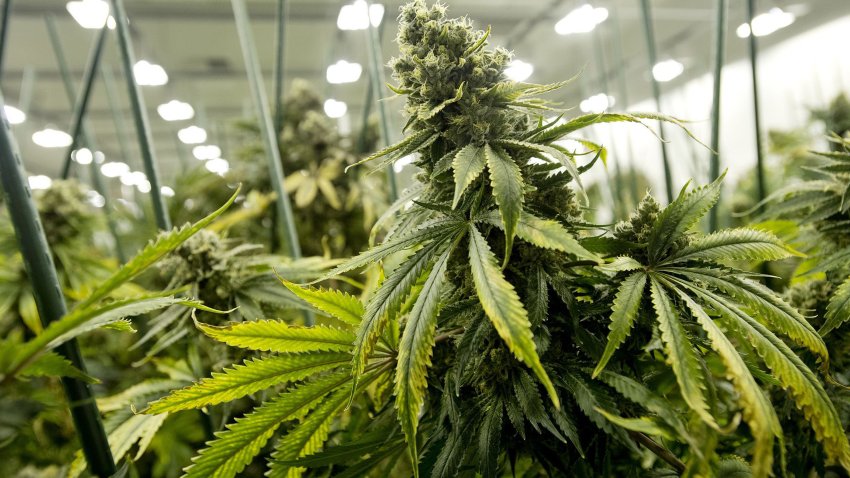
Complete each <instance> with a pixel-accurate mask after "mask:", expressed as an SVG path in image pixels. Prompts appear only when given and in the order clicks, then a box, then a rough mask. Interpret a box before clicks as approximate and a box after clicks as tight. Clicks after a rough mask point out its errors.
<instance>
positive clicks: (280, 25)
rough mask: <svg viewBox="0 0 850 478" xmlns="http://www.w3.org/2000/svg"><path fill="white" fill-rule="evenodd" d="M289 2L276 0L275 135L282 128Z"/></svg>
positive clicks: (278, 133) (278, 135)
mask: <svg viewBox="0 0 850 478" xmlns="http://www.w3.org/2000/svg"><path fill="white" fill-rule="evenodd" d="M288 7H289V2H287V1H286V0H277V54H276V55H275V57H274V60H275V62H274V131H275V137H278V138H279V137H280V132H281V131H282V130H283V115H284V110H283V108H284V104H283V73H284V71H283V68H284V65H285V62H284V53H285V48H284V47H285V40H286V16H287V10H288V9H289V8H288Z"/></svg>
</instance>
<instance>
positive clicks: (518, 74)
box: [505, 60, 534, 81]
mask: <svg viewBox="0 0 850 478" xmlns="http://www.w3.org/2000/svg"><path fill="white" fill-rule="evenodd" d="M532 73H534V65H532V64H531V63H526V62H524V61H522V60H513V61H512V62H510V64H509V65H508V67H507V68H505V76H507V77H508V78H509V79H511V80H513V81H525V80H527V79H528V77H529V76H531V74H532Z"/></svg>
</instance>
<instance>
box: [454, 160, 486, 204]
mask: <svg viewBox="0 0 850 478" xmlns="http://www.w3.org/2000/svg"><path fill="white" fill-rule="evenodd" d="M485 166H487V158H486V157H485V155H484V148H483V147H481V146H475V145H473V144H469V145H466V146H465V147H464V148H463V149H461V150H459V151H458V152H457V154H456V155H455V157H454V161H452V168H453V169H454V176H455V195H454V199H452V209H454V208H456V207H457V203H458V202H460V198H461V196H462V195H463V192H464V191H466V188H467V187H468V186H469V185H470V184H472V181H475V178H477V177H478V176H479V175H480V174H481V172H482V171H484V167H485Z"/></svg>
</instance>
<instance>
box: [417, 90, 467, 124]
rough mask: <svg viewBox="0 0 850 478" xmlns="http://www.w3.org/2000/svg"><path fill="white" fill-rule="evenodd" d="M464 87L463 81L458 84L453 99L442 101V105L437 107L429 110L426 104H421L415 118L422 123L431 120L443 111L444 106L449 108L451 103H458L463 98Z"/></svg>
mask: <svg viewBox="0 0 850 478" xmlns="http://www.w3.org/2000/svg"><path fill="white" fill-rule="evenodd" d="M465 85H466V82H465V81H462V82H460V85H458V87H457V90H456V91H455V95H454V97H452V98H448V99H446V100H443V102H442V103H440V104H439V105H437V106H435V107H433V108H430V109H429V108H428V104H427V103H426V104H423V105H422V106H421V107H420V108H419V112H418V113H417V117H418V118H419V119H420V120H422V121H426V120H429V119H431V118H433V117H434V116H435V115H436V114H437V113H439V112H440V111H443V109H444V108H445V107H446V106H449V105H450V104H452V103H457V102H458V101H460V99H461V98H463V87H464V86H465Z"/></svg>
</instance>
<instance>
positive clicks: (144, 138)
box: [112, 0, 171, 230]
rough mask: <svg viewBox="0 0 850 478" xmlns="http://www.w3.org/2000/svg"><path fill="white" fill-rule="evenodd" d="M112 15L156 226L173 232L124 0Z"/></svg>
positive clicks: (119, 0) (115, 2)
mask: <svg viewBox="0 0 850 478" xmlns="http://www.w3.org/2000/svg"><path fill="white" fill-rule="evenodd" d="M112 14H113V16H114V17H115V23H116V24H117V30H118V43H119V46H120V47H121V48H120V49H121V64H122V65H123V66H124V77H125V80H126V81H127V92H128V94H129V95H130V105H131V106H132V108H133V117H134V118H135V120H136V134H137V135H138V137H139V149H140V150H141V153H142V161H143V162H144V165H145V174H146V175H147V176H148V181H149V182H150V183H151V200H152V201H153V212H154V216H156V225H157V227H159V228H160V229H162V230H168V229H171V219H169V217H168V208H166V206H165V201H164V200H163V198H162V190H161V189H160V183H159V170H158V166H157V164H156V158H155V157H154V149H153V138H152V137H151V128H150V120H148V111H147V109H146V108H145V100H144V98H143V97H142V92H141V90H140V89H139V85H138V84H136V78H135V77H134V76H133V65H134V64H135V63H136V61H135V55H134V54H133V45H132V41H131V39H130V25H129V24H128V22H127V12H126V11H125V10H124V1H123V0H112Z"/></svg>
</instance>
